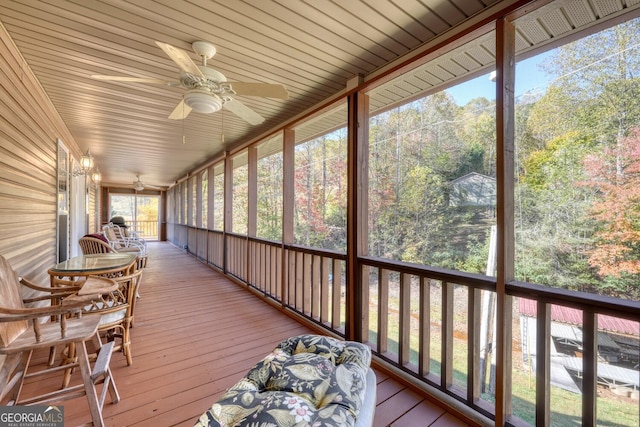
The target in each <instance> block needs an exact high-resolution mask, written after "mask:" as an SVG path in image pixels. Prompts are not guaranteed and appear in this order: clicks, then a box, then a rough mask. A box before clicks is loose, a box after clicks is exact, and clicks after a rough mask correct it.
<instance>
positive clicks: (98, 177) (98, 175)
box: [91, 167, 102, 184]
mask: <svg viewBox="0 0 640 427" xmlns="http://www.w3.org/2000/svg"><path fill="white" fill-rule="evenodd" d="M91 179H93V182H95V183H96V184H99V183H100V181H101V180H102V174H101V173H100V168H98V167H96V170H95V171H93V174H91Z"/></svg>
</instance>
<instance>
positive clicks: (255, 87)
mask: <svg viewBox="0 0 640 427" xmlns="http://www.w3.org/2000/svg"><path fill="white" fill-rule="evenodd" d="M229 83H230V84H231V89H233V90H234V91H235V93H237V94H238V95H245V96H263V97H265V98H278V99H289V92H288V91H287V88H285V87H284V85H281V84H276V83H249V82H229Z"/></svg>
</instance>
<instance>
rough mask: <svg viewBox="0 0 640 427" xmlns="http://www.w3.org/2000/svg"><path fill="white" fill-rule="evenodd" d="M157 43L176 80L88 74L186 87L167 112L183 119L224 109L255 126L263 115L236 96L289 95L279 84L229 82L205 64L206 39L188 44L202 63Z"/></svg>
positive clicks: (208, 51)
mask: <svg viewBox="0 0 640 427" xmlns="http://www.w3.org/2000/svg"><path fill="white" fill-rule="evenodd" d="M156 44H157V45H158V47H160V48H161V49H162V50H163V51H164V52H165V53H166V54H167V56H169V58H171V59H172V60H173V62H175V63H176V65H177V66H178V68H180V71H181V72H180V80H179V81H178V82H175V81H166V80H162V79H154V78H139V77H128V76H105V75H92V76H91V77H92V78H94V79H98V80H110V81H120V82H138V83H151V84H163V85H168V86H172V87H182V88H184V89H186V90H185V92H184V96H183V99H182V101H180V103H179V104H178V105H177V106H176V108H175V109H174V110H173V112H172V113H171V114H170V115H169V118H170V119H173V120H181V119H184V118H186V117H187V115H188V114H189V113H190V112H191V111H192V110H193V111H195V112H196V113H204V114H208V113H215V112H216V111H220V109H222V108H224V109H225V110H227V111H230V112H231V113H233V114H235V115H236V116H238V117H240V118H241V119H243V120H245V121H246V122H248V123H249V124H252V125H258V124H260V123H262V122H264V117H262V116H261V115H260V114H258V113H256V112H255V111H253V110H252V109H251V108H249V107H247V106H246V105H244V104H243V103H241V102H240V101H238V100H237V99H235V96H236V95H240V96H260V97H266V98H276V99H288V98H289V92H287V89H286V88H285V87H284V86H283V85H281V84H274V83H250V82H228V81H227V78H226V77H225V76H224V75H223V74H222V73H221V72H219V71H217V70H214V69H213V68H210V67H207V60H208V59H211V58H212V57H213V56H214V55H215V54H216V48H215V46H213V45H212V44H211V43H209V42H206V41H195V42H193V43H192V44H191V47H192V48H193V50H194V52H196V53H197V54H198V55H199V56H200V57H201V58H202V65H197V64H196V63H195V62H193V60H192V59H191V57H190V56H189V54H188V53H187V52H186V51H184V50H182V49H179V48H177V47H174V46H172V45H170V44H167V43H162V42H158V41H157V42H156Z"/></svg>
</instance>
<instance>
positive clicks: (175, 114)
mask: <svg viewBox="0 0 640 427" xmlns="http://www.w3.org/2000/svg"><path fill="white" fill-rule="evenodd" d="M190 112H191V107H189V106H188V105H187V104H185V103H184V99H183V100H182V101H180V103H179V104H178V105H176V108H174V109H173V111H172V112H171V114H169V118H170V119H171V120H182V119H185V118H186V117H187V116H188V115H189V113H190Z"/></svg>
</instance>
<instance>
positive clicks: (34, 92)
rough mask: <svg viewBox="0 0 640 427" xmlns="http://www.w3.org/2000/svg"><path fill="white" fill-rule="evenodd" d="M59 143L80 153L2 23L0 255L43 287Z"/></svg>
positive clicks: (49, 262) (51, 244)
mask: <svg viewBox="0 0 640 427" xmlns="http://www.w3.org/2000/svg"><path fill="white" fill-rule="evenodd" d="M58 138H59V139H61V140H62V141H64V143H65V145H66V146H67V148H69V149H70V150H71V151H72V152H74V153H80V150H79V148H78V145H77V143H76V142H75V141H74V140H73V138H72V137H71V134H70V133H69V130H68V129H67V128H66V126H65V124H64V123H63V121H62V119H61V118H60V116H59V115H58V113H57V112H56V110H55V109H54V108H53V105H52V104H51V101H50V100H49V98H48V97H47V95H46V94H45V92H44V90H43V89H42V87H41V86H40V84H39V83H38V81H37V80H36V78H35V77H34V76H33V74H32V72H31V70H30V69H29V67H28V66H27V64H26V62H25V61H24V59H23V57H22V55H21V54H20V52H19V51H18V49H17V48H16V46H15V45H14V43H13V40H12V39H11V38H10V37H9V35H8V34H7V32H6V30H5V28H4V26H2V24H1V23H0V255H2V256H4V257H5V258H6V259H7V260H8V261H9V262H10V263H11V265H12V267H13V269H14V270H16V272H17V273H18V275H20V276H24V277H28V278H30V279H32V280H34V281H35V282H36V283H40V284H43V285H48V283H49V276H48V274H47V270H48V269H49V268H50V267H51V266H53V265H54V264H55V263H56V247H57V245H56V210H57V186H56V182H57V175H56V165H57V140H58ZM0 286H2V284H1V283H0ZM3 363H4V358H2V357H0V372H2V371H3V370H2V366H3ZM0 376H1V375H0ZM2 380H3V379H2V378H0V387H3V386H4V383H2Z"/></svg>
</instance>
